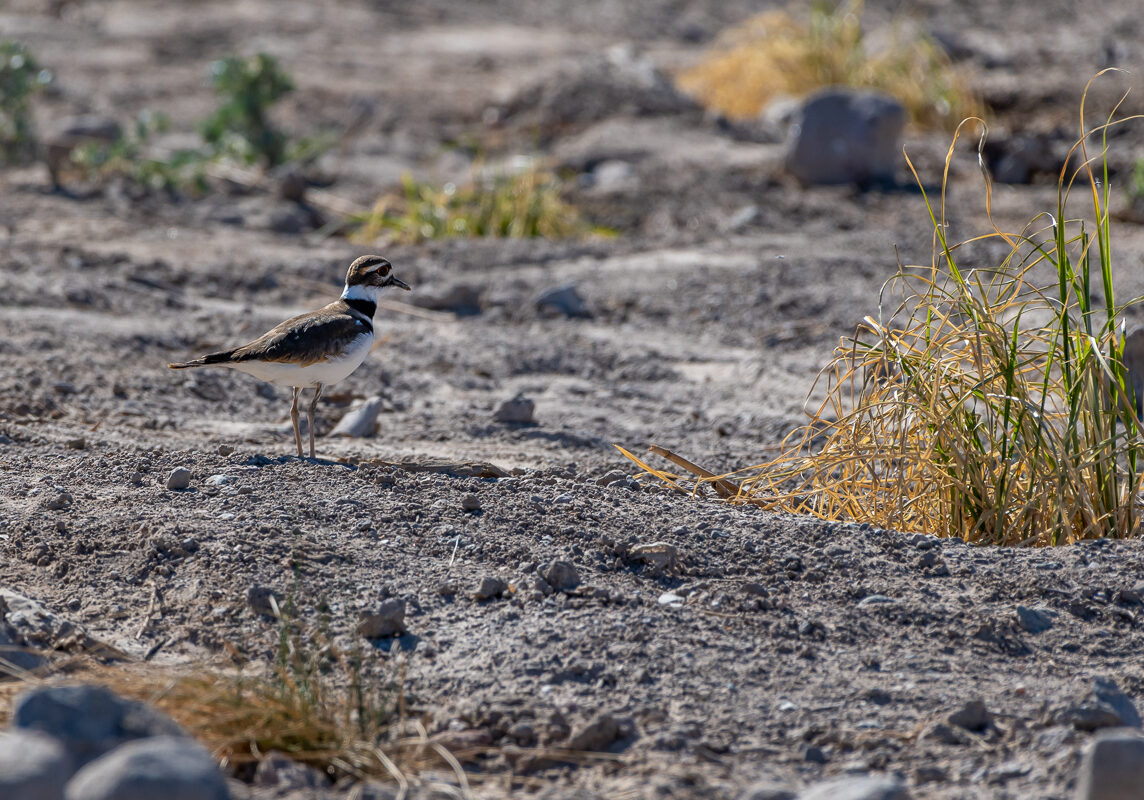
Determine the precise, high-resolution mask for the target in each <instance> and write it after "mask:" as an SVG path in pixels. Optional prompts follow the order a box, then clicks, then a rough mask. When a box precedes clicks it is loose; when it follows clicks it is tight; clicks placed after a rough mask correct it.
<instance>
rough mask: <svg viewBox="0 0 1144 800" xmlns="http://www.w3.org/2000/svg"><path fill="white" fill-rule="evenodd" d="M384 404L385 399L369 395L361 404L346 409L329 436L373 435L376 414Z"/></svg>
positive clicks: (358, 437) (375, 426)
mask: <svg viewBox="0 0 1144 800" xmlns="http://www.w3.org/2000/svg"><path fill="white" fill-rule="evenodd" d="M384 406H385V401H384V400H382V399H381V398H380V397H377V396H374V397H370V398H369V399H367V400H365V401H363V402H362V404H361V405H359V406H357V407H355V408H351V409H350V410H349V411H347V412H346V413H345V415H344V416H343V417H342V418H341V419H340V420H338V424H337V425H335V426H334V429H333V430H332V431H330V436H349V437H352V438H354V439H361V438H362V437H365V436H373V434H374V432H375V431H376V430H377V415H378V414H380V413H381V409H382V408H383V407H384Z"/></svg>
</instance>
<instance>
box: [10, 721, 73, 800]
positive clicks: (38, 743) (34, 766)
mask: <svg viewBox="0 0 1144 800" xmlns="http://www.w3.org/2000/svg"><path fill="white" fill-rule="evenodd" d="M74 769H75V768H74V766H73V762H72V758H71V756H70V755H68V752H67V750H66V749H65V748H64V746H63V745H62V744H61V743H60V742H59V741H57V740H56V739H53V738H52V737H51V736H48V735H47V734H43V733H37V732H33V731H22V730H15V731H7V732H4V733H0V797H11V798H19V800H63V796H64V785H65V784H66V783H67V781H68V778H70V777H71V775H72V772H73V771H74Z"/></svg>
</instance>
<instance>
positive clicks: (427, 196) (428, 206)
mask: <svg viewBox="0 0 1144 800" xmlns="http://www.w3.org/2000/svg"><path fill="white" fill-rule="evenodd" d="M402 190H403V192H402V194H401V195H395V194H385V195H382V196H381V197H379V198H378V200H377V202H376V203H375V204H374V207H373V209H372V210H371V211H370V212H369V213H368V214H365V215H361V216H359V217H358V218H356V219H355V220H354V223H355V224H356V225H357V226H358V228H357V231H356V232H355V233H354V235H353V236H352V238H353V239H354V240H356V241H359V242H374V241H377V240H378V239H390V240H395V241H399V242H420V241H425V240H427V239H444V238H469V237H480V236H493V237H504V238H514V239H527V238H536V237H540V238H546V239H562V238H568V237H574V236H579V235H583V234H586V233H589V232H593V229H592V228H591V226H589V225H588V224H587V223H586V222H585V221H584V220H583V219H582V218H581V216H580V212H579V211H578V210H577V209H576V207H575V206H573V205H571V204H570V203H568V202H567V201H566V200H564V198H563V191H564V187H563V183H562V182H561V181H560V179H559V178H558V177H557V176H556V174H555V173H553V172H551V171H550V170H547V169H545V168H543V167H541V166H540V165H538V164H537V163H535V162H533V161H531V160H528V161H527V162H526V163H525V164H524V165H523V168H521V169H515V170H497V171H489V170H481V169H475V170H474V172H473V179H472V181H471V182H470V183H469V184H468V185H465V186H457V185H455V184H451V183H447V184H445V185H444V186H434V185H432V184H429V183H423V182H420V181H416V180H414V179H413V178H412V177H411V176H409V175H406V176H405V177H404V178H403V179H402ZM597 232H598V231H597Z"/></svg>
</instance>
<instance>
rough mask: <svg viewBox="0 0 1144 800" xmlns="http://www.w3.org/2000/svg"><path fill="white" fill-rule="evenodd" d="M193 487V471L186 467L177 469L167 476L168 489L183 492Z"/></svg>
mask: <svg viewBox="0 0 1144 800" xmlns="http://www.w3.org/2000/svg"><path fill="white" fill-rule="evenodd" d="M190 485H191V471H190V470H189V469H187V468H186V467H175V468H174V469H173V470H171V474H170V475H168V476H167V488H168V489H171V490H173V491H176V492H178V491H182V490H183V489H186V488H187V487H188V486H190Z"/></svg>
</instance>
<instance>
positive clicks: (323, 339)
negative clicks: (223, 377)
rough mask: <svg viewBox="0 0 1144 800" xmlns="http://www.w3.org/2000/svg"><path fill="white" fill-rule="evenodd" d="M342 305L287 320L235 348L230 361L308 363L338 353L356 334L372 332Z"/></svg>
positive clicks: (359, 318) (357, 335)
mask: <svg viewBox="0 0 1144 800" xmlns="http://www.w3.org/2000/svg"><path fill="white" fill-rule="evenodd" d="M343 306H344V304H341V303H336V302H335V303H331V304H330V305H328V306H326V307H325V308H322V309H320V310H318V311H315V312H313V313H310V314H302V315H300V316H297V317H293V318H292V319H288V320H286V321H285V322H283V323H282V324H281V325H279V326H277V327H276V328H274V329H272V330H269V331H267V332H266V333H264V334H262V335H261V336H259V337H258V338H257V339H255V340H254V341H253V342H251V343H250V344H247V345H243V346H242V347H239V348H238V349H236V350H235V351H234V352H233V353H232V354H231V356H230V361H232V362H236V361H284V362H294V363H297V364H301V365H302V366H308V365H310V364H314V363H317V362H318V361H321V360H323V359H325V358H327V357H328V356H332V355H337V354H338V353H340V352H341V351H342V350H343V349H344V348H345V347H347V346H348V345H349V344H350V342H352V341H353V340H354V339H356V338H357V337H359V336H362V335H365V334H372V333H373V326H372V325H370V324H369V322H368V321H366V320H364V319H362V318H361V317H359V316H355V315H354V314H351V313H350V312H349V311H346V310H343Z"/></svg>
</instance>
